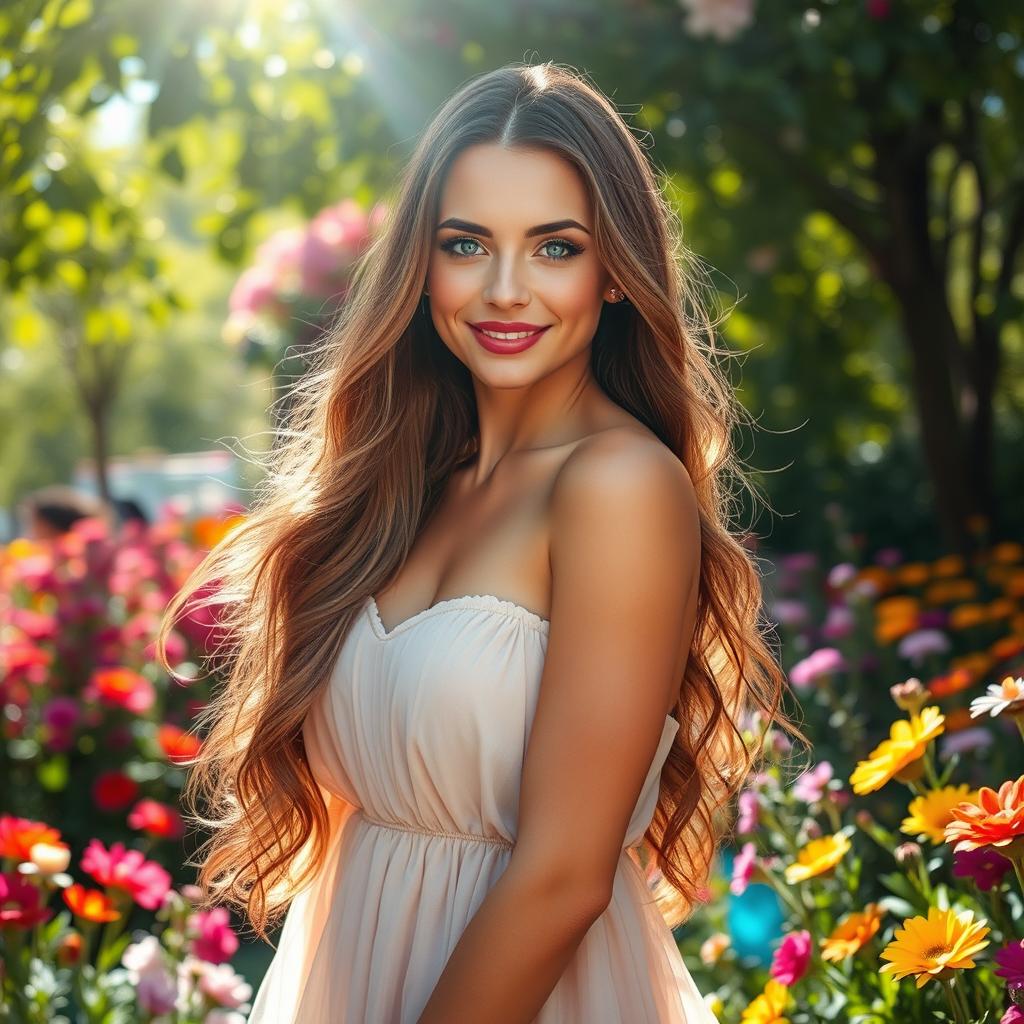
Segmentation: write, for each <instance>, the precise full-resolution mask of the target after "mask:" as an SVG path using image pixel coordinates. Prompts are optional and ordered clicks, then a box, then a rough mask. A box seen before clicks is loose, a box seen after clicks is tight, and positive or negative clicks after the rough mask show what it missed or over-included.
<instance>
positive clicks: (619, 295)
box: [610, 288, 626, 302]
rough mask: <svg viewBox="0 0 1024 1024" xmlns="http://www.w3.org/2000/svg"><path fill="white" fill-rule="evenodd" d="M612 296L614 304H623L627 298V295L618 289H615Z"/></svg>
mask: <svg viewBox="0 0 1024 1024" xmlns="http://www.w3.org/2000/svg"><path fill="white" fill-rule="evenodd" d="M610 294H611V301H612V302H621V301H622V300H623V299H624V298H625V297H626V293H625V292H622V291H619V289H618V288H613V289H612V290H611V293H610Z"/></svg>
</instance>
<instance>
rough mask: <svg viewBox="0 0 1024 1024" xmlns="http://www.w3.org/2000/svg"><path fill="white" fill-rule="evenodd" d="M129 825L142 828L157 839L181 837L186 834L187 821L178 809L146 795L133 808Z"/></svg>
mask: <svg viewBox="0 0 1024 1024" xmlns="http://www.w3.org/2000/svg"><path fill="white" fill-rule="evenodd" d="M128 826H129V828H137V829H141V830H142V831H144V832H145V833H146V834H147V835H151V836H154V837H156V838H157V839H180V838H181V837H182V836H183V835H184V834H185V823H184V822H183V821H182V820H181V815H180V814H179V813H178V811H177V809H176V808H174V807H171V806H170V804H162V803H160V801H159V800H151V799H150V798H149V797H144V798H143V799H142V800H140V801H139V802H138V803H137V804H136V805H135V806H134V807H133V808H132V810H131V813H130V814H129V815H128Z"/></svg>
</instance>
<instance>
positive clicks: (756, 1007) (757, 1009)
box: [740, 978, 789, 1024]
mask: <svg viewBox="0 0 1024 1024" xmlns="http://www.w3.org/2000/svg"><path fill="white" fill-rule="evenodd" d="M788 1006H789V989H788V988H786V986H785V985H783V984H782V982H780V981H776V980H775V979H774V978H772V979H771V980H770V981H769V982H768V984H767V985H765V987H764V991H763V992H762V993H761V994H760V995H759V996H757V998H755V999H754V1001H753V1002H752V1003H751V1004H750V1005H749V1006H748V1007H747V1008H746V1009H745V1010H744V1011H743V1016H742V1017H741V1018H740V1020H743V1021H749V1022H750V1024H789V1018H788V1017H783V1016H782V1014H783V1012H784V1011H785V1010H786V1008H787V1007H788Z"/></svg>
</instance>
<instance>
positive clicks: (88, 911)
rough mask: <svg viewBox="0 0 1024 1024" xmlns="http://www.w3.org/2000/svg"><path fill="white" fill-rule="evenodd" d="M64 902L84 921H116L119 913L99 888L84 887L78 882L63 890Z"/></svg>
mask: <svg viewBox="0 0 1024 1024" xmlns="http://www.w3.org/2000/svg"><path fill="white" fill-rule="evenodd" d="M63 895H64V902H65V903H66V904H67V905H68V906H69V907H70V908H71V912H72V913H73V914H75V915H76V916H77V917H81V918H84V919H85V920H86V921H116V920H117V919H118V918H119V917H120V916H121V913H120V911H118V910H115V909H114V904H113V903H112V902H111V900H110V897H108V896H107V894H106V893H105V892H103V891H102V890H101V889H86V887H85V886H84V885H82V884H81V883H80V882H75V884H74V885H69V886H68V887H67V888H66V889H65V890H64V893H63Z"/></svg>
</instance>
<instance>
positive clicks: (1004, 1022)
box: [999, 1006, 1024, 1024]
mask: <svg viewBox="0 0 1024 1024" xmlns="http://www.w3.org/2000/svg"><path fill="white" fill-rule="evenodd" d="M999 1024H1024V1010H1022V1009H1021V1008H1020V1007H1019V1006H1011V1007H1009V1009H1007V1011H1006V1013H1004V1014H1003V1015H1002V1017H1000V1018H999Z"/></svg>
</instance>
